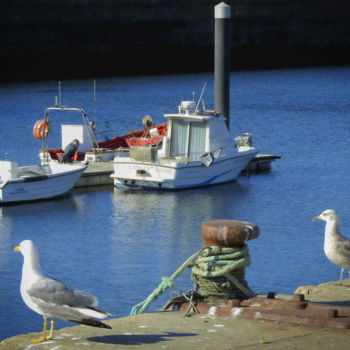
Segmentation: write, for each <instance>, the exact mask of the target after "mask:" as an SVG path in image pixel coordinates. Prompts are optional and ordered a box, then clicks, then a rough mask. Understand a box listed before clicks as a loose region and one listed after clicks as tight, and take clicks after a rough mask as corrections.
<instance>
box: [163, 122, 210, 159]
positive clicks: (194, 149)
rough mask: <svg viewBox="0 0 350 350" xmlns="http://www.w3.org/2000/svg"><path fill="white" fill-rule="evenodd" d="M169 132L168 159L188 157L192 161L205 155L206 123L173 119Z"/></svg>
mask: <svg viewBox="0 0 350 350" xmlns="http://www.w3.org/2000/svg"><path fill="white" fill-rule="evenodd" d="M171 130H172V134H171V146H170V157H188V158H190V159H191V160H192V161H194V160H199V159H200V156H201V155H202V154H203V153H205V139H206V130H207V124H206V123H203V122H190V121H185V120H175V119H174V120H173V121H172V128H171Z"/></svg>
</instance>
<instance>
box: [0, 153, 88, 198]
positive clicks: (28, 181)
mask: <svg viewBox="0 0 350 350" xmlns="http://www.w3.org/2000/svg"><path fill="white" fill-rule="evenodd" d="M85 169H86V166H84V165H82V164H78V163H76V164H60V163H58V162H54V161H50V162H49V163H47V164H44V165H43V164H42V165H29V166H20V167H19V166H18V164H17V162H12V161H7V160H2V161H0V204H4V203H14V202H26V201H34V200H41V199H50V198H55V197H59V196H62V195H64V194H65V193H67V192H68V191H69V190H70V189H71V188H72V187H73V186H74V184H75V182H76V181H77V180H78V179H79V178H80V176H81V175H82V174H83V172H84V170H85Z"/></svg>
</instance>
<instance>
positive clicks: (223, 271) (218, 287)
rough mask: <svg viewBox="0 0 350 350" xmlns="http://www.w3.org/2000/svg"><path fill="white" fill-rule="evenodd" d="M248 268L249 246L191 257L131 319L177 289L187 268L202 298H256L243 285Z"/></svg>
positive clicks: (207, 249)
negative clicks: (165, 294) (167, 292)
mask: <svg viewBox="0 0 350 350" xmlns="http://www.w3.org/2000/svg"><path fill="white" fill-rule="evenodd" d="M249 265H250V256H249V251H248V246H247V245H243V247H232V248H220V247H215V246H213V247H205V248H203V249H201V250H199V251H198V252H196V253H195V254H193V255H191V256H190V257H189V258H188V259H187V260H186V261H185V262H184V263H183V264H182V265H181V266H180V267H179V268H178V269H177V270H176V271H175V272H174V273H173V274H172V275H171V276H170V277H162V282H161V283H160V284H159V285H158V287H157V288H156V289H154V291H153V292H152V293H151V294H150V295H149V296H148V297H147V298H146V299H145V300H143V301H142V302H140V303H138V304H137V305H135V306H134V307H133V308H132V309H131V312H130V315H136V314H140V313H144V312H145V311H146V310H147V308H148V307H149V305H150V304H151V303H152V302H153V301H154V300H156V299H157V298H158V297H159V296H160V295H162V294H163V293H164V292H165V291H166V290H167V289H169V288H173V287H174V281H175V279H176V278H177V277H178V276H179V275H180V274H181V273H182V272H183V271H184V270H185V269H186V268H188V267H192V278H193V279H194V281H195V288H194V291H195V292H197V293H198V294H200V295H201V296H204V297H208V296H214V297H220V298H240V299H246V298H247V297H252V296H255V293H254V292H253V291H252V290H251V289H249V287H248V286H247V283H246V281H244V267H246V266H249Z"/></svg>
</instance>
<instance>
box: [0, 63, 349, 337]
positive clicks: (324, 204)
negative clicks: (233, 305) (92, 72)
mask: <svg viewBox="0 0 350 350" xmlns="http://www.w3.org/2000/svg"><path fill="white" fill-rule="evenodd" d="M205 81H207V89H206V92H205V95H204V97H205V101H206V106H207V107H208V108H210V107H212V103H211V101H213V76H212V74H209V73H208V74H196V75H176V76H175V75H174V76H157V77H135V78H111V79H98V80H97V82H96V83H97V104H96V123H97V127H98V129H101V130H102V131H103V132H102V134H101V137H103V136H104V135H108V134H112V133H113V131H115V130H116V132H117V133H118V134H121V133H124V132H126V131H128V130H130V129H131V128H136V129H139V128H141V119H142V117H143V116H144V115H146V114H150V115H151V116H152V117H153V119H154V120H155V122H156V123H158V122H162V121H163V119H162V114H163V113H169V112H174V111H176V110H177V105H178V104H179V103H180V101H181V100H182V99H191V98H192V92H193V91H195V92H196V96H197V97H198V96H199V94H200V91H201V89H202V86H203V84H204V82H205ZM57 86H58V85H57V82H55V81H49V82H35V83H16V84H6V85H0V121H1V127H0V158H1V159H4V158H5V153H6V152H8V158H9V159H11V160H16V161H18V162H19V163H21V164H32V163H37V162H38V156H37V150H38V149H39V147H40V142H39V141H37V140H35V139H34V138H33V136H32V127H33V125H34V123H35V121H36V120H37V119H41V118H42V115H43V111H44V109H45V108H46V107H47V106H49V105H53V104H54V101H55V95H57ZM92 101H93V81H92V80H72V81H63V82H62V104H64V105H71V106H80V107H83V108H85V109H86V111H87V113H88V115H89V116H90V117H91V118H92V119H93V117H94V105H93V102H92ZM74 119H76V121H79V122H80V116H79V115H76V117H74V115H73V116H72V115H71V114H70V115H61V114H59V115H58V114H57V115H56V114H55V115H53V120H52V124H51V135H50V145H51V146H52V147H58V146H59V145H60V136H59V124H60V123H61V122H63V123H71V122H72V121H74ZM107 121H109V128H108V125H107V124H108V123H106V122H107ZM230 124H231V131H232V135H234V133H240V132H250V133H252V134H254V135H256V136H254V139H253V141H254V144H255V146H256V147H257V148H258V149H259V150H260V151H261V152H271V153H274V154H277V155H280V156H281V157H282V158H281V160H278V161H276V162H274V163H273V164H272V171H271V172H269V173H265V174H259V175H251V176H250V177H244V176H241V177H239V178H238V179H237V181H235V182H233V183H230V184H225V185H219V186H215V187H208V188H200V189H195V190H185V191H180V192H169V193H168V192H161V193H158V192H151V191H149V192H142V191H138V190H136V191H132V190H117V191H115V190H113V189H110V188H103V189H98V190H89V191H74V193H73V194H72V195H71V196H70V197H68V198H65V199H62V200H57V201H48V202H41V203H33V204H25V205H18V206H10V207H2V208H1V209H0V309H1V313H0V339H3V338H7V337H10V336H13V335H16V334H20V333H28V332H34V331H40V330H41V329H42V318H41V316H39V315H37V314H35V313H34V312H32V311H31V310H29V309H28V308H27V307H26V306H25V305H24V303H23V302H22V299H21V296H20V293H19V285H20V278H21V269H22V262H23V259H22V256H21V254H18V253H14V252H13V247H14V246H15V245H17V244H19V243H20V242H21V241H22V240H23V239H32V240H33V241H34V242H35V243H36V245H37V247H38V250H39V254H40V260H41V265H42V268H43V270H44V272H45V273H46V274H49V275H51V276H54V277H55V278H57V279H59V280H62V281H64V282H66V283H67V284H69V285H71V286H73V287H75V288H77V289H82V290H86V291H88V292H91V293H93V294H95V295H96V296H97V297H98V298H99V300H100V307H101V308H103V309H106V310H107V311H109V312H111V313H113V314H114V315H115V317H122V316H126V315H128V313H129V312H130V309H131V307H132V306H133V305H134V304H136V303H138V302H140V301H142V300H143V299H144V298H145V297H146V296H147V295H148V294H149V293H150V292H151V291H152V290H153V289H154V288H155V287H156V286H157V285H158V284H159V282H160V281H161V277H163V276H170V275H171V274H172V273H173V272H174V271H175V270H176V269H177V268H178V267H179V266H180V265H181V264H182V262H183V261H184V260H185V259H186V258H187V257H189V256H190V255H191V254H192V253H194V252H196V251H197V250H198V249H200V248H201V245H202V240H201V224H202V222H203V221H206V220H210V219H220V218H221V219H237V220H245V221H250V222H253V223H256V224H257V225H258V226H259V227H260V230H261V235H260V237H259V238H258V239H256V240H254V241H251V242H249V248H250V252H251V256H252V264H251V266H250V267H249V268H248V269H247V270H246V272H247V274H246V280H247V281H248V283H249V285H250V287H251V288H252V289H253V290H254V291H256V292H258V293H267V292H269V291H275V292H276V293H293V292H294V290H295V289H296V288H297V287H298V286H299V285H309V284H319V283H323V282H326V281H330V280H337V279H338V278H339V274H340V268H338V267H337V266H335V265H333V264H332V263H330V262H329V261H328V260H327V258H326V257H325V255H324V253H323V232H324V224H323V223H322V222H315V223H313V222H312V221H311V219H312V218H313V217H314V216H315V215H318V214H319V213H320V212H321V211H323V210H324V209H327V208H331V209H335V210H337V211H338V213H339V215H340V225H341V226H340V227H341V228H342V227H343V231H346V230H347V231H348V237H350V205H349V198H350V180H349V173H350V164H349V149H350V147H349V135H350V68H345V67H337V68H333V67H329V68H317V69H290V70H271V71H252V72H235V73H232V74H231V122H230ZM192 286H193V282H192V281H191V279H190V271H186V272H185V273H184V274H183V275H181V276H180V277H179V279H178V280H177V281H176V283H175V289H176V290H179V291H186V290H188V289H190V288H192ZM168 299H169V294H168V293H167V294H166V295H164V296H163V297H161V298H160V299H159V300H158V301H157V302H156V303H155V304H154V305H152V307H151V308H150V310H156V309H158V308H159V307H161V306H162V305H163V304H164V303H165V302H166V301H167V300H168ZM68 325H70V323H67V322H63V321H60V322H58V323H57V326H58V328H60V327H64V326H68ZM115 331H116V332H117V330H115Z"/></svg>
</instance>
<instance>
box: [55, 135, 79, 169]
mask: <svg viewBox="0 0 350 350" xmlns="http://www.w3.org/2000/svg"><path fill="white" fill-rule="evenodd" d="M78 147H79V140H77V139H74V140H73V141H72V142H71V143H69V144H68V145H67V146H66V147H65V149H64V153H63V155H61V156H60V157H59V158H58V161H59V162H60V163H72V159H73V157H74V154H75V152H77V151H78Z"/></svg>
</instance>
